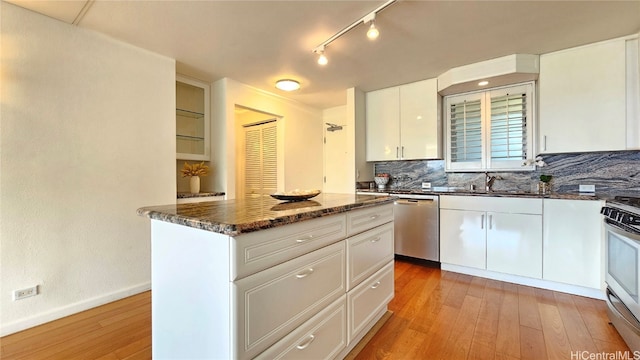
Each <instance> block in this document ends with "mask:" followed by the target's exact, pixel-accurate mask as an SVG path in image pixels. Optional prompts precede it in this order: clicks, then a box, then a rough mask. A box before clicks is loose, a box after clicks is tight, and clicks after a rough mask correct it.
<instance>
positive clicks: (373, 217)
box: [369, 214, 380, 220]
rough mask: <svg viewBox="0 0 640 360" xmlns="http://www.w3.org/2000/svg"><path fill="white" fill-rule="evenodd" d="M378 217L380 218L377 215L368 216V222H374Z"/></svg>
mask: <svg viewBox="0 0 640 360" xmlns="http://www.w3.org/2000/svg"><path fill="white" fill-rule="evenodd" d="M379 217H380V215H378V214H376V215H371V216H369V220H375V219H377V218H379Z"/></svg>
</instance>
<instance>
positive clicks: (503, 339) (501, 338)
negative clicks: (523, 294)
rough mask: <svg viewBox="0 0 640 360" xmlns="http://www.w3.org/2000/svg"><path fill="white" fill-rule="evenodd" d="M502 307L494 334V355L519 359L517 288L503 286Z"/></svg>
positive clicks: (514, 286) (507, 285)
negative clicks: (496, 330)
mask: <svg viewBox="0 0 640 360" xmlns="http://www.w3.org/2000/svg"><path fill="white" fill-rule="evenodd" d="M503 291H504V295H503V299H502V306H501V307H500V315H499V316H500V317H499V319H498V332H497V334H496V355H498V354H501V355H506V356H507V357H515V358H520V343H519V342H520V318H519V314H520V311H519V309H518V287H517V286H516V285H514V284H505V285H504V286H503Z"/></svg>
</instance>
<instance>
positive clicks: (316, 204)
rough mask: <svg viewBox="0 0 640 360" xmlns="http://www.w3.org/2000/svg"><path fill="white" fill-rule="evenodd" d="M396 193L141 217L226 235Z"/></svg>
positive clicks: (244, 202)
mask: <svg viewBox="0 0 640 360" xmlns="http://www.w3.org/2000/svg"><path fill="white" fill-rule="evenodd" d="M394 199H395V198H394V197H393V196H379V195H355V194H320V195H318V196H316V197H314V198H312V199H309V200H305V201H298V202H283V201H279V200H276V199H274V198H271V197H268V196H264V197H260V198H251V199H234V200H223V201H207V202H200V203H194V204H173V205H162V206H149V207H143V208H140V209H138V211H137V213H138V215H140V216H146V217H148V218H150V219H155V220H161V221H166V222H170V223H174V224H180V225H184V226H189V227H194V228H198V229H203V230H207V231H212V232H216V233H220V234H226V235H231V236H235V235H239V234H242V233H248V232H252V231H258V230H264V229H269V228H273V227H276V226H282V225H287V224H292V223H296V222H299V221H303V220H309V219H313V218H318V217H322V216H328V215H333V214H338V213H342V212H346V211H350V210H353V209H359V208H366V207H371V206H377V205H382V204H387V203H393V200H394Z"/></svg>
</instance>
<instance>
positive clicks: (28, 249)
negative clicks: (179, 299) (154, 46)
mask: <svg viewBox="0 0 640 360" xmlns="http://www.w3.org/2000/svg"><path fill="white" fill-rule="evenodd" d="M0 6H1V12H2V17H1V20H2V23H1V26H2V27H1V29H2V38H1V41H2V64H1V66H2V67H1V72H0V74H1V76H2V79H1V81H0V83H1V86H2V88H1V91H2V104H1V105H2V109H1V112H0V115H1V128H2V132H1V134H0V148H1V155H0V161H1V162H0V165H1V167H0V169H1V173H0V224H1V226H0V240H1V242H0V244H1V249H2V253H1V258H0V260H1V278H0V279H1V282H0V285H1V289H0V305H1V308H2V312H1V313H0V325H1V326H2V328H1V329H0V332H1V334H2V335H5V334H8V333H11V332H15V331H18V330H21V329H24V328H27V327H30V326H33V325H36V324H39V323H42V322H46V321H49V320H53V319H56V318H59V317H62V316H66V315H68V314H71V313H74V312H77V311H80V310H84V309H87V308H90V307H93V306H97V305H100V304H102V303H105V302H109V301H112V300H115V299H118V298H121V297H125V296H128V295H130V294H132V293H136V292H140V291H143V290H145V289H148V288H149V287H150V246H149V244H150V224H149V221H148V219H145V218H142V217H139V216H137V215H136V209H137V208H138V207H141V206H145V205H153V204H163V203H164V204H167V203H172V202H175V191H176V189H175V186H176V185H175V168H174V166H175V146H176V145H175V118H174V111H175V83H174V82H175V63H174V60H172V59H168V58H165V57H161V56H159V55H155V54H153V53H150V52H148V51H146V50H142V49H138V48H135V47H132V46H129V45H126V44H123V43H120V42H117V41H114V40H112V39H110V38H107V37H105V36H102V35H99V34H96V33H93V32H90V31H86V30H83V29H81V28H78V27H75V26H71V25H68V24H65V23H62V22H59V21H57V20H53V19H51V18H48V17H45V16H42V15H38V14H36V13H32V12H29V11H27V10H24V9H21V8H19V7H16V6H13V5H10V4H7V3H5V2H2V3H1V5H0ZM36 284H38V285H39V286H40V291H41V294H39V295H38V296H35V297H31V298H27V299H24V300H19V301H12V298H11V294H12V291H13V290H14V289H20V288H24V287H28V286H32V285H36Z"/></svg>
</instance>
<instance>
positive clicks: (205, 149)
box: [176, 76, 210, 161]
mask: <svg viewBox="0 0 640 360" xmlns="http://www.w3.org/2000/svg"><path fill="white" fill-rule="evenodd" d="M209 126H210V124H209V85H208V84H206V83H203V82H200V81H197V80H193V79H189V78H186V77H183V76H176V159H179V160H200V161H208V160H209V159H210V154H209V147H210V146H209Z"/></svg>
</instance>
